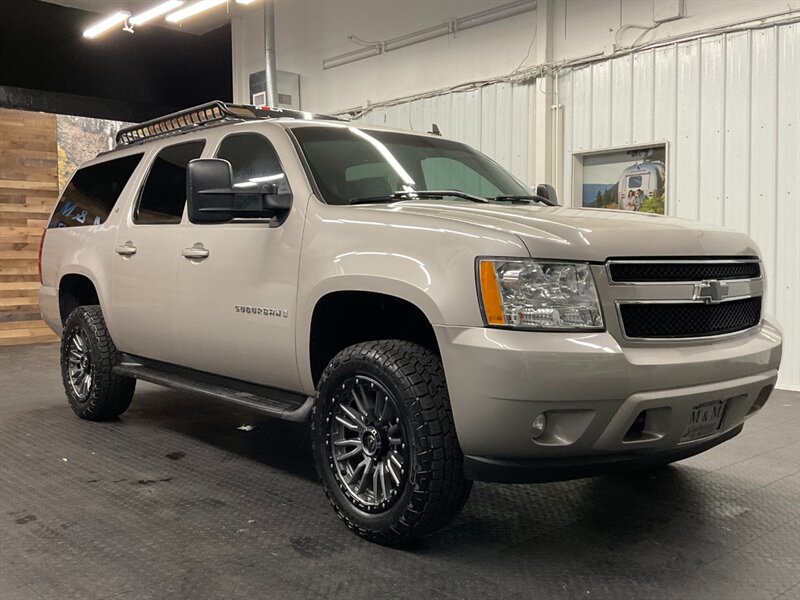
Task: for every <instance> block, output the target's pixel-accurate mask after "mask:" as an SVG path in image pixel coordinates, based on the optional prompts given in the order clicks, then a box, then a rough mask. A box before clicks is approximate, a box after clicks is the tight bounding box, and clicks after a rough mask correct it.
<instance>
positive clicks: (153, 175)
mask: <svg viewBox="0 0 800 600" xmlns="http://www.w3.org/2000/svg"><path fill="white" fill-rule="evenodd" d="M205 145H206V143H205V141H204V140H199V141H196V142H186V143H184V144H176V145H174V146H168V147H166V148H164V149H163V150H161V152H159V153H158V155H157V156H156V158H155V160H154V161H153V164H152V166H151V167H150V173H148V175H147V180H146V181H145V182H144V186H143V187H142V191H141V194H140V195H139V204H138V205H137V207H136V211H135V212H134V215H133V221H134V223H139V224H142V225H163V224H168V223H180V222H181V218H182V217H183V207H184V206H186V167H187V166H188V164H189V161H191V160H194V159H195V158H200V155H201V154H202V153H203V148H204V147H205Z"/></svg>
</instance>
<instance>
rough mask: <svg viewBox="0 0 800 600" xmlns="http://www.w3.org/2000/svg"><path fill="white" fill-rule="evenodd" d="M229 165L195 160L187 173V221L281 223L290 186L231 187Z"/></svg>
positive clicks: (217, 160)
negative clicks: (243, 220) (269, 221)
mask: <svg viewBox="0 0 800 600" xmlns="http://www.w3.org/2000/svg"><path fill="white" fill-rule="evenodd" d="M232 181H233V176H232V172H231V164H230V163H229V162H228V161H227V160H222V159H221V158H198V159H195V160H193V161H190V162H189V166H188V169H187V171H186V191H187V196H188V209H189V221H191V222H192V223H227V222H228V221H232V220H233V219H272V220H273V224H274V225H279V224H281V223H282V222H283V221H284V220H285V218H286V216H287V215H288V214H289V210H290V209H291V208H292V194H291V192H290V191H289V186H288V185H286V184H285V183H284V184H283V185H280V186H278V185H276V184H274V183H261V184H259V183H256V182H253V184H252V185H249V184H248V186H247V187H244V186H242V187H241V188H239V187H236V186H234V185H233V184H232Z"/></svg>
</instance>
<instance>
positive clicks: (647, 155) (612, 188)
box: [573, 143, 667, 215]
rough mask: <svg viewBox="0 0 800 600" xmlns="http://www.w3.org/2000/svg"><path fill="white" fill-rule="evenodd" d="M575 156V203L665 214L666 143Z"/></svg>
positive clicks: (576, 204)
mask: <svg viewBox="0 0 800 600" xmlns="http://www.w3.org/2000/svg"><path fill="white" fill-rule="evenodd" d="M574 158H575V162H574V165H573V166H574V170H573V173H574V185H573V196H574V197H573V206H578V207H584V208H606V209H616V210H627V211H632V212H645V213H656V214H660V215H663V214H666V193H667V145H666V143H661V144H651V145H647V146H636V147H630V148H614V149H610V150H603V151H601V152H587V153H584V154H576V155H574Z"/></svg>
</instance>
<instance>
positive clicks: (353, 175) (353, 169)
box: [291, 125, 531, 204]
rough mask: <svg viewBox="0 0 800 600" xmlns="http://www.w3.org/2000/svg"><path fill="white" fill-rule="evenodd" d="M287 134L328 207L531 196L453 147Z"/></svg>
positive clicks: (407, 137)
mask: <svg viewBox="0 0 800 600" xmlns="http://www.w3.org/2000/svg"><path fill="white" fill-rule="evenodd" d="M291 131H292V133H293V134H294V136H295V138H296V139H297V141H298V143H299V144H300V148H301V149H302V151H303V154H304V155H305V157H306V160H307V161H308V165H309V167H310V169H311V174H312V175H313V177H314V180H315V181H316V184H317V187H318V188H319V191H320V194H322V199H323V200H324V201H325V202H327V203H328V204H349V203H350V202H352V201H353V200H356V199H359V198H377V197H384V196H391V194H393V193H395V192H404V191H414V190H416V191H422V190H456V191H459V192H464V193H466V194H472V195H474V196H482V197H484V198H493V197H496V196H519V195H527V194H530V193H531V191H530V190H529V189H528V188H526V187H525V186H524V185H522V184H521V183H520V182H519V181H517V180H516V179H515V178H514V177H513V176H512V175H511V174H510V173H508V172H507V171H505V170H504V169H503V168H502V167H500V166H499V165H498V164H497V163H495V162H494V161H492V160H490V159H489V158H487V157H486V156H484V155H483V154H481V153H480V152H477V151H476V150H473V149H472V148H470V147H469V146H465V145H464V144H459V143H457V142H452V141H449V140H445V139H437V138H431V137H425V136H419V135H413V134H406V133H397V132H393V131H375V130H364V129H358V128H356V127H349V126H346V125H342V126H323V127H313V126H309V127H294V128H292V130H291Z"/></svg>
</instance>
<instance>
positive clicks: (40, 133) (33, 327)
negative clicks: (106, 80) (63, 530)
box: [0, 108, 58, 346]
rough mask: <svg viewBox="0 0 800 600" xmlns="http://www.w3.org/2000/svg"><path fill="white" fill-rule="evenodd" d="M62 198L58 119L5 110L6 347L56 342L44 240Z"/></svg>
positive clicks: (1, 183) (1, 136) (1, 196)
mask: <svg viewBox="0 0 800 600" xmlns="http://www.w3.org/2000/svg"><path fill="white" fill-rule="evenodd" d="M57 198H58V148H57V140H56V117H55V115H48V114H44V113H35V112H25V111H19V110H9V109H2V108H0V346H9V345H16V344H33V343H40V342H55V341H57V340H58V337H57V336H56V335H55V334H54V333H53V332H52V331H51V330H50V328H49V327H48V326H47V325H45V323H44V322H43V321H42V320H41V316H40V314H39V266H38V259H39V240H40V239H41V236H42V232H43V231H44V228H45V227H46V226H47V220H48V219H49V217H50V212H51V211H52V210H53V207H54V206H55V203H56V200H57Z"/></svg>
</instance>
